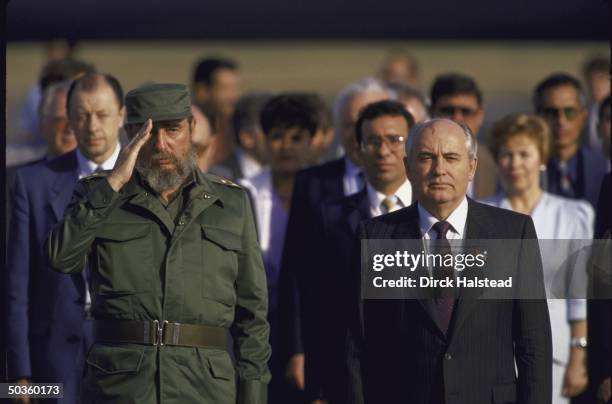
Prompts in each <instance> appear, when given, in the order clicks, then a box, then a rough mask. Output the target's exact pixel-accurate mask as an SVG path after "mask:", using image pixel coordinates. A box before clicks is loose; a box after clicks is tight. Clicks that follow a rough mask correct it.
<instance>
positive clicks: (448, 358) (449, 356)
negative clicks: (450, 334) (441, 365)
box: [444, 353, 453, 361]
mask: <svg viewBox="0 0 612 404" xmlns="http://www.w3.org/2000/svg"><path fill="white" fill-rule="evenodd" d="M444 359H446V360H447V361H449V360H451V359H453V355H451V354H449V353H447V354H446V355H444Z"/></svg>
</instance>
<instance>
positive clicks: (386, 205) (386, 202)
mask: <svg viewBox="0 0 612 404" xmlns="http://www.w3.org/2000/svg"><path fill="white" fill-rule="evenodd" d="M392 198H393V197H392V196H388V197H386V198H385V199H383V200H382V202H381V203H380V206H381V208H382V213H389V212H391V210H392V209H393V207H394V206H395V203H394V202H393V199H392Z"/></svg>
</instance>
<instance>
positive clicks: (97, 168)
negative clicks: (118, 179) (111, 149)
mask: <svg viewBox="0 0 612 404" xmlns="http://www.w3.org/2000/svg"><path fill="white" fill-rule="evenodd" d="M101 171H104V169H103V168H102V166H97V167H96V169H95V170H94V171H93V172H94V173H99V172H101Z"/></svg>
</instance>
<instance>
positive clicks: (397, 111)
mask: <svg viewBox="0 0 612 404" xmlns="http://www.w3.org/2000/svg"><path fill="white" fill-rule="evenodd" d="M381 116H401V117H403V118H404V120H406V124H407V125H408V130H410V128H412V127H413V126H414V117H413V116H412V114H411V113H410V112H408V111H407V110H406V107H405V106H404V104H402V103H401V102H399V101H394V100H383V101H378V102H373V103H372V104H368V105H367V106H366V107H365V108H364V109H362V110H361V112H360V113H359V118H357V123H356V124H355V135H356V136H357V143H361V141H362V140H363V132H362V129H361V127H362V126H363V123H364V122H365V121H372V120H374V119H376V118H380V117H381ZM406 135H408V133H406Z"/></svg>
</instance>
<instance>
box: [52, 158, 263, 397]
mask: <svg viewBox="0 0 612 404" xmlns="http://www.w3.org/2000/svg"><path fill="white" fill-rule="evenodd" d="M105 177H106V174H105V173H101V174H96V175H93V176H90V177H88V178H85V179H84V180H82V181H81V182H80V183H79V185H78V186H77V189H76V191H75V196H74V200H73V203H72V205H71V207H69V210H68V213H67V215H66V217H65V219H64V221H63V222H62V223H60V225H59V226H58V227H57V228H56V229H55V230H54V231H53V232H52V233H51V235H50V237H49V240H48V242H47V248H48V254H49V257H50V261H51V265H52V266H53V268H54V269H56V270H58V271H61V272H65V273H70V272H76V271H80V270H82V268H83V267H84V264H85V262H86V257H87V259H88V265H89V268H90V269H91V280H90V284H91V292H92V311H93V315H94V318H95V319H96V320H105V319H113V320H137V321H153V320H159V321H160V322H162V321H164V320H167V321H169V322H171V323H172V322H176V323H185V324H200V325H209V326H215V327H221V328H227V329H231V331H232V334H233V336H234V341H235V346H236V348H235V353H236V362H237V366H236V370H235V369H234V366H233V364H232V361H231V359H230V356H229V354H228V353H227V352H226V351H225V350H223V349H221V348H200V347H185V346H169V345H165V346H160V345H157V346H155V345H145V344H132V343H127V344H106V343H96V344H95V345H94V346H93V348H92V349H91V351H90V352H89V354H88V357H87V369H86V374H85V380H84V385H83V402H96V403H97V402H102V403H119V402H121V403H123V402H125V403H158V402H161V403H214V404H221V403H235V402H237V401H238V402H241V403H249V404H256V403H261V404H264V403H265V402H266V388H267V382H268V381H269V372H268V368H267V362H268V359H269V356H270V348H269V345H268V333H269V326H268V323H267V322H266V311H267V291H266V280H265V272H264V270H263V266H262V261H261V254H260V248H259V245H258V243H257V239H256V233H255V228H254V224H253V218H252V213H251V210H250V206H249V203H248V200H247V197H246V194H245V192H244V190H242V189H241V188H239V187H238V186H236V185H235V184H233V183H231V182H229V181H227V180H223V179H219V178H216V177H213V176H208V175H205V174H202V173H201V172H200V171H199V170H194V173H193V176H192V178H191V181H187V183H188V185H186V186H185V187H184V188H183V189H182V191H181V192H182V193H183V194H182V195H181V196H180V198H182V199H183V206H184V209H182V210H180V209H179V210H175V212H176V213H178V215H177V216H176V217H172V216H174V214H172V212H171V209H169V208H170V206H164V204H163V203H162V202H161V201H160V200H159V198H158V197H157V196H156V195H154V194H153V193H152V192H150V191H149V190H148V188H147V187H146V185H145V184H144V183H143V181H142V179H141V177H140V176H139V175H138V173H137V172H134V175H133V176H132V178H131V180H130V182H129V183H128V184H126V185H125V186H124V187H123V188H122V189H121V191H120V192H114V191H113V189H112V188H111V187H110V185H109V183H108V181H106V179H105ZM181 211H182V213H180V212H181ZM111 324H112V322H111ZM235 378H237V379H238V394H237V395H238V397H236V391H235V390H236V387H235V386H236V384H235Z"/></svg>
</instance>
